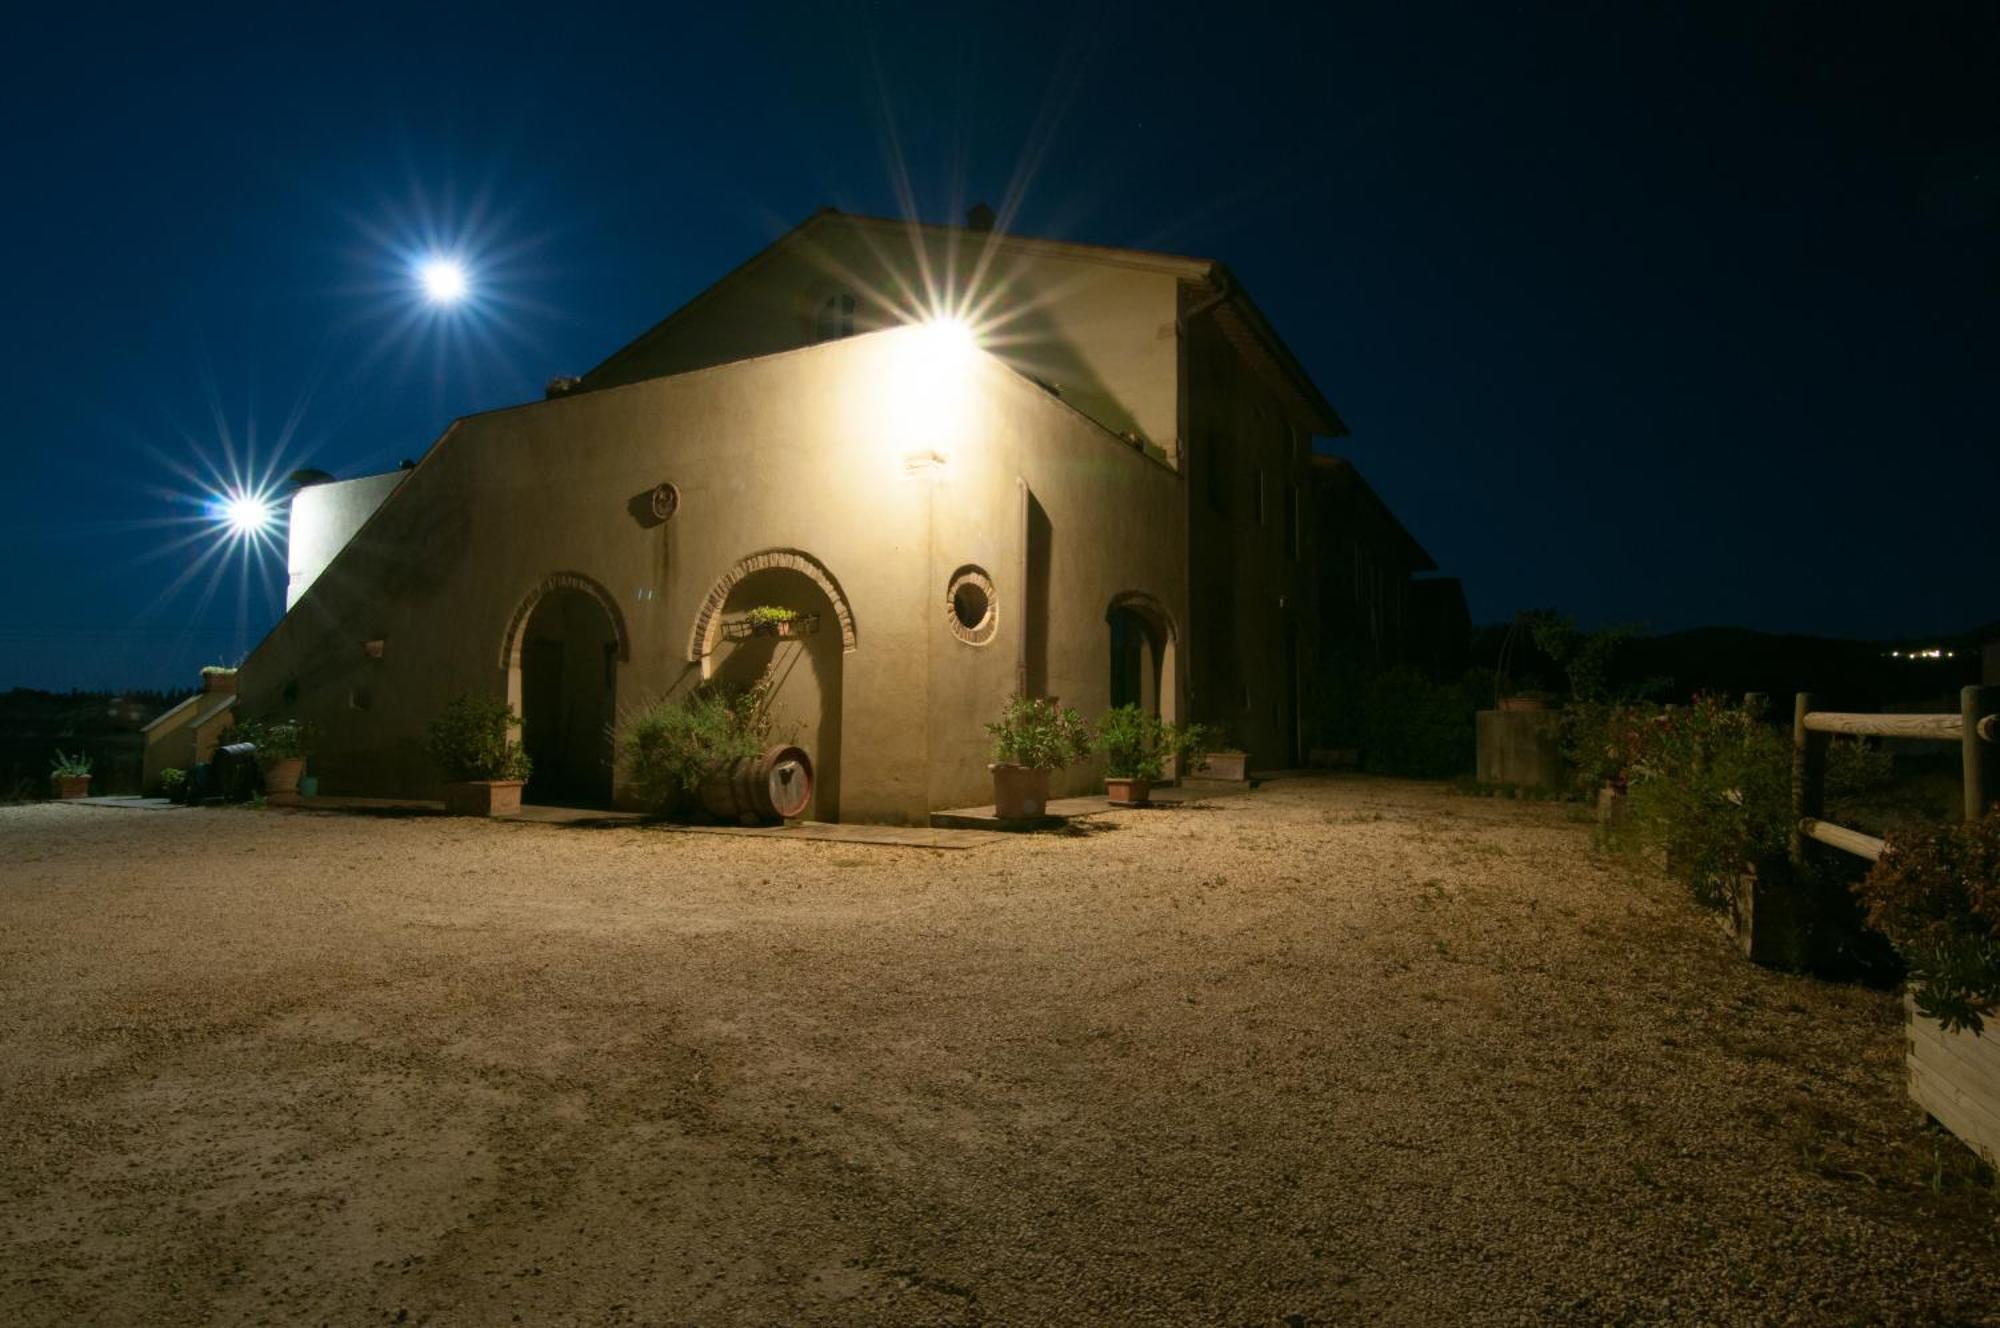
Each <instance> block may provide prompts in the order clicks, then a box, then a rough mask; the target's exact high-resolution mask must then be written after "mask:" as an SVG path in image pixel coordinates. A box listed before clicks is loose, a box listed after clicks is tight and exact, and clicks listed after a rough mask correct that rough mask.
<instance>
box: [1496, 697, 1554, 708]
mask: <svg viewBox="0 0 2000 1328" xmlns="http://www.w3.org/2000/svg"><path fill="white" fill-rule="evenodd" d="M1500 708H1501V709H1502V710H1547V709H1548V708H1549V704H1548V702H1546V701H1544V700H1542V698H1541V697H1539V696H1503V697H1501V698H1500Z"/></svg>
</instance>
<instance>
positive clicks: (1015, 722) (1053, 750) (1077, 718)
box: [986, 696, 1090, 770]
mask: <svg viewBox="0 0 2000 1328" xmlns="http://www.w3.org/2000/svg"><path fill="white" fill-rule="evenodd" d="M986 732H987V733H988V734H989V735H991V737H992V739H993V760H994V761H995V762H996V763H997V764H1000V765H1022V766H1026V767H1028V768H1029V769H1030V770H1060V769H1062V768H1063V767H1064V766H1066V765H1074V764H1075V763H1076V762H1078V761H1081V760H1082V759H1083V758H1084V757H1086V756H1088V755H1089V754H1090V727H1089V725H1087V724H1085V723H1084V722H1083V716H1081V715H1079V714H1077V713H1076V711H1074V710H1068V709H1062V708H1060V707H1058V706H1057V705H1056V703H1055V702H1054V701H1050V700H1046V699H1044V698H1041V697H1026V696H1017V697H1015V698H1014V699H1013V700H1011V701H1009V702H1008V703H1007V708H1006V709H1005V710H1002V711H1001V712H1000V718H999V719H998V720H996V721H994V722H993V723H991V724H988V725H987V726H986Z"/></svg>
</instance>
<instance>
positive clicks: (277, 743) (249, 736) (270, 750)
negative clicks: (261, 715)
mask: <svg viewBox="0 0 2000 1328" xmlns="http://www.w3.org/2000/svg"><path fill="white" fill-rule="evenodd" d="M230 738H231V740H232V741H235V742H247V743H252V744H254V745H255V746H256V748H257V761H258V763H259V764H260V765H263V766H265V767H267V768H268V767H269V766H270V765H271V764H272V763H273V762H276V761H289V760H294V759H297V758H300V757H306V756H310V755H312V752H313V748H314V746H315V745H316V744H317V743H318V742H319V730H318V729H317V728H315V727H314V726H313V725H311V724H308V723H306V722H305V721H304V720H302V719H250V720H244V721H243V722H242V723H240V724H238V725H236V726H235V728H234V729H232V730H231V732H230Z"/></svg>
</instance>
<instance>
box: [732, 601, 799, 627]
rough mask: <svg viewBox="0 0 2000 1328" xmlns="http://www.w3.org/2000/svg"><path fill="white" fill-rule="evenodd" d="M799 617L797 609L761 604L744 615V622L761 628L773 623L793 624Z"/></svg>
mask: <svg viewBox="0 0 2000 1328" xmlns="http://www.w3.org/2000/svg"><path fill="white" fill-rule="evenodd" d="M798 616H799V611H798V610H797V609H787V608H781V607H779V606H778V605H775V604H759V605H758V606H757V607H755V608H753V609H751V610H750V611H749V612H748V613H745V614H744V615H743V620H744V621H745V622H748V623H754V624H756V625H757V626H759V627H762V626H767V625H770V624H773V623H788V622H792V621H793V620H795V619H796V618H797V617H798Z"/></svg>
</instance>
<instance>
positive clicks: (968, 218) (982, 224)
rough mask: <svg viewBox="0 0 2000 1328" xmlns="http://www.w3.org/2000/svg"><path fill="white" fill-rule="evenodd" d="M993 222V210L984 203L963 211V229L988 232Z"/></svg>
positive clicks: (975, 204)
mask: <svg viewBox="0 0 2000 1328" xmlns="http://www.w3.org/2000/svg"><path fill="white" fill-rule="evenodd" d="M993 222H994V215H993V209H992V208H990V207H988V206H987V205H986V204H984V203H974V204H973V205H972V206H971V207H969V208H967V209H966V210H965V228H966V229H967V230H969V231H990V230H992V229H993Z"/></svg>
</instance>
